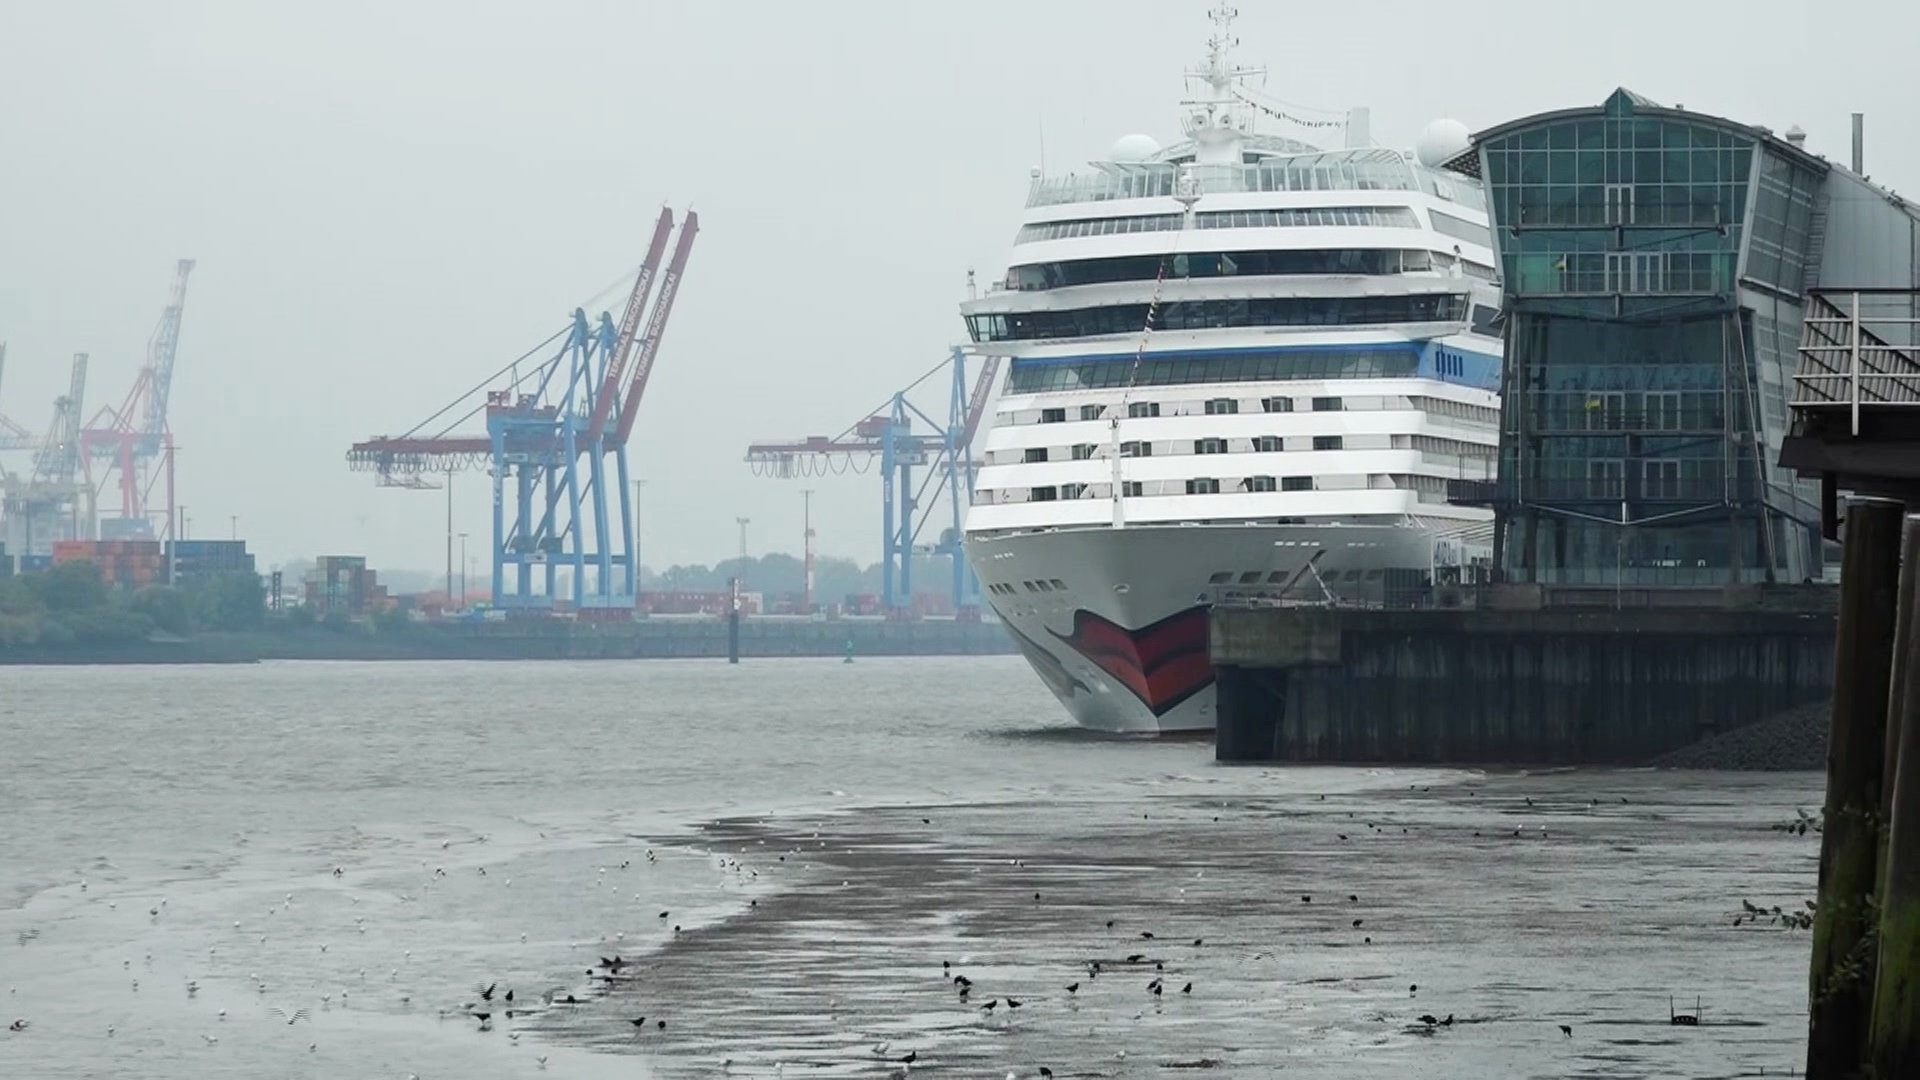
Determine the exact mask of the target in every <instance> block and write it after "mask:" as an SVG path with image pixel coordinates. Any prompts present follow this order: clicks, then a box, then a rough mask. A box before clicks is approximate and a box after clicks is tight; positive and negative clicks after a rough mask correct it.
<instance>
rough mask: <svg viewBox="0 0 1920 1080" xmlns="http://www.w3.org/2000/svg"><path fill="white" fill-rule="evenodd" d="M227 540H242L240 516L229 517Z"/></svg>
mask: <svg viewBox="0 0 1920 1080" xmlns="http://www.w3.org/2000/svg"><path fill="white" fill-rule="evenodd" d="M227 539H229V540H238V539H240V515H239V514H228V515H227Z"/></svg>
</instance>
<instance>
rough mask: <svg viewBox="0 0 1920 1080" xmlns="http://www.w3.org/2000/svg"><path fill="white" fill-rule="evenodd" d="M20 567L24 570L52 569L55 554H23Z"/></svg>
mask: <svg viewBox="0 0 1920 1080" xmlns="http://www.w3.org/2000/svg"><path fill="white" fill-rule="evenodd" d="M20 569H21V570H22V571H23V572H30V571H39V570H51V569H53V556H51V555H22V556H20Z"/></svg>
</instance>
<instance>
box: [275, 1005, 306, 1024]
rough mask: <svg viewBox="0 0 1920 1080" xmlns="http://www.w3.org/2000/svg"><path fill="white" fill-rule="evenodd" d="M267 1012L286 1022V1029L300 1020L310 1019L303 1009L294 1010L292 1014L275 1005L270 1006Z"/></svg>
mask: <svg viewBox="0 0 1920 1080" xmlns="http://www.w3.org/2000/svg"><path fill="white" fill-rule="evenodd" d="M268 1011H269V1012H271V1013H273V1014H274V1015H275V1016H278V1017H279V1018H281V1019H282V1020H285V1021H286V1022H287V1026H288V1027H292V1026H293V1025H295V1024H297V1023H299V1022H300V1021H302V1020H309V1019H312V1017H311V1016H310V1015H309V1014H308V1013H307V1010H305V1009H295V1010H294V1011H292V1012H288V1011H287V1010H285V1009H282V1008H280V1007H279V1006H277V1005H275V1006H272V1007H271V1008H270V1009H269V1010H268Z"/></svg>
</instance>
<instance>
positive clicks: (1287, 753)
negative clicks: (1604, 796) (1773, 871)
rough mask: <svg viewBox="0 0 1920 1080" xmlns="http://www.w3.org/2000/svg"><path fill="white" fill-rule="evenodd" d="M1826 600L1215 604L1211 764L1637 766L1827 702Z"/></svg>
mask: <svg viewBox="0 0 1920 1080" xmlns="http://www.w3.org/2000/svg"><path fill="white" fill-rule="evenodd" d="M1832 593H1833V590H1832V589H1830V588H1827V589H1822V588H1820V587H1817V586H1815V587H1807V588H1797V587H1774V588H1766V587H1730V588H1727V589H1724V590H1723V589H1701V590H1681V591H1676V590H1661V589H1650V590H1637V591H1635V590H1626V591H1622V592H1621V593H1619V594H1618V596H1617V597H1616V595H1615V593H1614V591H1613V590H1610V589H1609V590H1603V591H1596V590H1589V589H1580V590H1552V589H1546V588H1542V587H1538V586H1511V587H1498V586H1496V587H1490V588H1483V589H1479V590H1474V591H1471V592H1466V593H1464V594H1456V595H1455V596H1453V597H1452V598H1451V599H1453V600H1455V601H1456V602H1459V601H1462V600H1464V602H1465V603H1466V604H1468V605H1470V606H1462V607H1456V608H1435V607H1427V608H1417V609H1406V610H1383V609H1353V608H1335V607H1308V606H1277V605H1270V606H1262V605H1259V604H1258V603H1253V604H1247V605H1243V606H1237V607H1234V606H1224V605H1223V606H1216V607H1215V608H1214V610H1213V614H1212V625H1211V628H1210V632H1211V650H1212V658H1213V664H1214V671H1215V676H1216V680H1217V686H1218V701H1219V705H1218V720H1217V723H1218V729H1217V735H1216V742H1215V753H1216V756H1217V757H1218V759H1219V760H1221V761H1234V762H1252V761H1313V762H1328V763H1363V762H1405V763H1422V764H1434V763H1502V764H1555V765H1591V764H1614V765H1625V764H1640V763H1644V762H1645V761H1647V760H1648V759H1650V758H1653V757H1657V756H1658V755H1660V754H1663V753H1666V752H1668V751H1671V750H1675V749H1678V748H1680V747H1682V746H1686V745H1688V744H1690V743H1693V742H1696V741H1698V740H1700V739H1702V738H1705V737H1707V736H1709V735H1714V734H1718V733H1720V732H1724V731H1730V730H1733V729H1735V728H1738V727H1741V726H1743V725H1746V724H1749V723H1753V722H1755V721H1757V720H1760V719H1762V718H1764V717H1766V716H1768V715H1770V714H1772V713H1776V712H1779V711H1781V710H1783V709H1787V708H1791V707H1793V706H1796V705H1804V704H1806V703H1808V702H1813V701H1819V700H1822V699H1824V698H1825V697H1826V696H1827V695H1828V694H1829V693H1830V692H1831V689H1832V686H1833V662H1834V626H1835V618H1834V614H1833V610H1832V607H1831V602H1832ZM1629 601H1632V602H1633V603H1634V606H1627V605H1628V603H1629ZM1615 602H1618V603H1619V605H1620V606H1618V607H1614V606H1611V605H1612V604H1614V603H1615ZM1595 603H1602V604H1607V605H1609V606H1606V607H1600V608H1595V607H1592V606H1588V605H1591V604H1595ZM1682 605H1686V606H1682Z"/></svg>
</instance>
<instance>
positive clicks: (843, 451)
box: [746, 348, 1000, 618]
mask: <svg viewBox="0 0 1920 1080" xmlns="http://www.w3.org/2000/svg"><path fill="white" fill-rule="evenodd" d="M999 367H1000V358H999V357H997V356H988V357H984V358H982V362H981V365H980V372H979V375H978V377H977V378H976V379H975V380H974V381H973V382H972V383H969V382H968V380H967V355H966V353H965V352H964V351H963V350H961V349H958V348H955V349H954V350H953V351H952V352H951V353H950V354H949V355H948V356H947V358H946V359H945V360H942V361H941V362H940V363H939V364H937V365H935V366H934V367H933V368H931V369H929V370H928V371H927V372H926V373H925V374H923V375H921V376H920V377H919V378H917V379H915V380H914V381H913V382H911V383H909V384H908V385H907V386H906V387H904V388H903V389H901V390H898V391H896V392H895V393H894V394H893V395H892V396H891V397H890V398H888V399H887V403H886V404H885V405H883V406H881V407H880V408H878V409H875V410H873V411H872V412H871V413H870V414H869V415H867V416H866V417H865V418H864V419H861V420H858V421H856V422H855V423H854V424H853V425H852V426H851V427H849V428H847V429H846V430H845V431H842V432H841V433H840V434H838V435H834V436H825V435H814V436H810V437H808V438H805V439H800V440H797V441H789V442H764V443H754V444H752V445H750V446H748V447H747V456H746V460H747V462H748V463H749V464H750V465H751V466H752V467H753V470H754V473H755V474H756V475H760V476H772V477H778V478H780V479H792V478H795V477H807V476H825V475H837V474H840V473H844V472H847V471H849V470H851V471H854V472H864V471H866V468H867V467H869V466H870V465H871V463H872V462H873V461H874V459H876V458H877V459H878V460H879V463H880V533H881V547H882V550H883V551H884V552H885V562H884V564H883V573H882V577H881V602H882V604H883V605H885V607H886V610H887V612H888V614H889V615H893V616H901V615H904V614H906V613H909V612H911V610H912V607H913V555H914V553H915V550H916V549H917V548H918V549H919V550H923V551H925V552H927V553H929V554H932V555H935V556H943V557H945V558H947V559H948V560H950V562H951V565H952V583H951V586H950V588H951V598H952V601H953V609H954V612H955V614H956V615H958V616H960V617H963V618H965V617H975V618H977V617H978V616H979V613H980V583H979V582H978V581H977V580H975V578H974V576H973V573H972V571H971V570H969V569H968V567H967V560H966V556H965V552H964V551H963V550H962V542H963V538H964V535H965V534H964V532H963V529H964V526H965V516H966V509H967V507H968V506H969V505H970V504H971V503H972V499H973V476H974V470H975V468H976V463H975V462H974V460H973V454H972V450H971V447H972V445H973V438H974V435H975V434H976V433H977V432H978V431H979V429H980V420H981V418H982V417H983V416H984V415H985V414H986V409H987V402H988V400H989V399H990V398H991V397H992V395H993V385H994V378H995V376H996V375H997V374H998V373H999ZM942 372H945V373H946V374H947V376H948V384H949V393H948V397H947V409H946V419H945V421H939V420H935V419H934V418H933V417H932V416H931V415H929V414H928V413H927V412H926V411H924V410H922V409H921V408H920V407H919V406H918V405H915V404H914V403H913V401H912V400H910V398H909V397H908V395H910V394H912V393H913V392H914V391H915V390H916V389H919V388H920V387H921V386H922V385H923V384H926V383H927V382H928V381H929V380H931V379H932V378H933V377H934V376H935V375H938V374H941V373H942ZM916 419H917V420H918V422H920V423H922V424H925V425H926V427H925V428H924V429H922V430H916V429H915V427H914V424H915V421H916ZM916 469H924V470H926V471H925V472H924V473H921V474H920V476H919V478H918V481H917V483H916V480H915V472H914V471H915V470H916ZM943 491H944V494H945V500H944V501H945V503H946V510H947V519H948V524H947V525H946V527H944V528H942V529H941V530H940V534H939V536H938V537H936V538H934V539H933V540H932V541H931V542H930V543H928V544H926V545H925V547H921V546H920V544H921V535H922V533H923V532H924V531H925V530H926V528H927V527H928V525H929V523H930V522H931V521H932V520H933V518H934V516H935V511H936V510H938V509H939V504H940V502H941V501H942V500H941V494H942V492H943Z"/></svg>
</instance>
